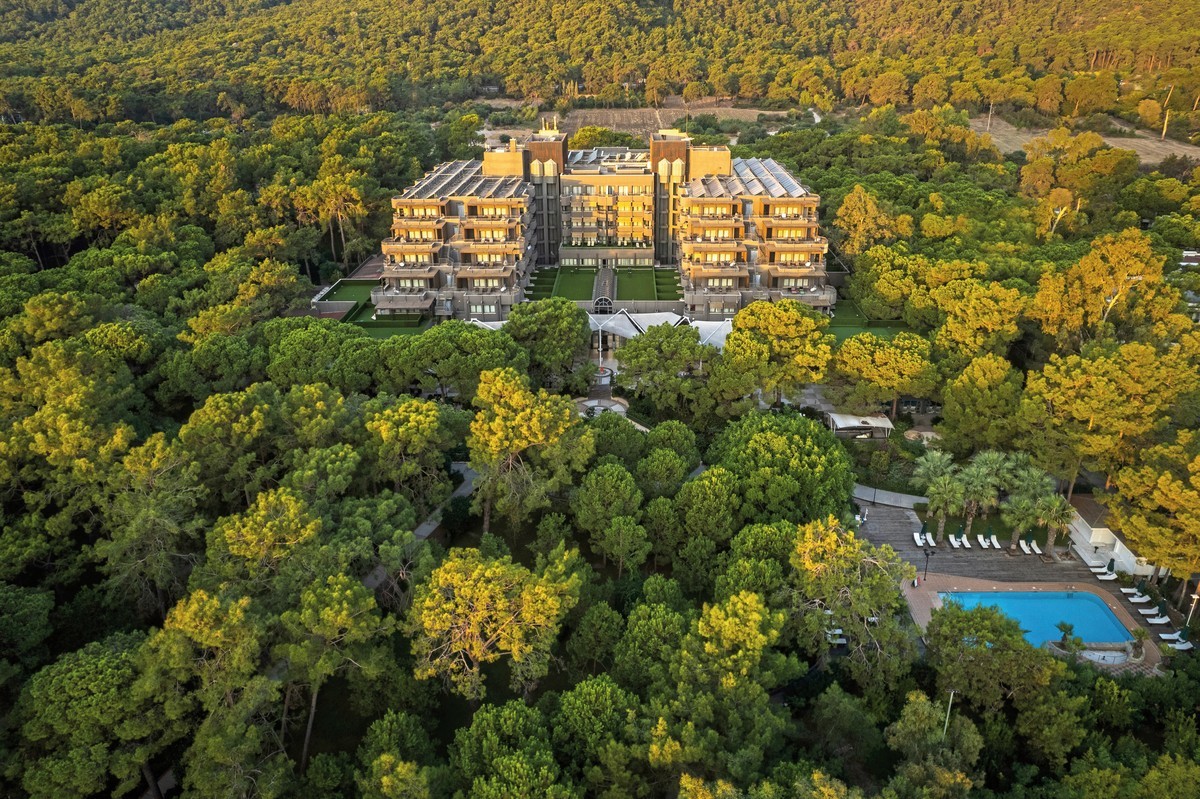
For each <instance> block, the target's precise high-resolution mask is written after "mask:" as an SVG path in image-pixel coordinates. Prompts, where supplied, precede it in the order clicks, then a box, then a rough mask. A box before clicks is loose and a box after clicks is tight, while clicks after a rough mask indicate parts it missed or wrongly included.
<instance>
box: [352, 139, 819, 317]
mask: <svg viewBox="0 0 1200 799" xmlns="http://www.w3.org/2000/svg"><path fill="white" fill-rule="evenodd" d="M819 203H820V198H819V197H817V196H816V195H815V194H813V193H811V192H810V191H808V190H807V189H806V188H804V187H803V186H801V185H800V183H799V182H798V181H797V180H796V179H795V178H794V177H793V176H792V175H791V174H790V173H789V172H788V171H787V170H786V169H784V168H783V167H782V166H781V165H779V164H778V163H776V162H775V161H774V160H772V159H758V158H745V159H743V158H732V157H731V156H730V152H729V148H728V147H701V146H695V145H693V144H692V143H691V140H690V139H689V138H688V136H686V135H685V134H683V133H680V132H679V131H676V130H663V131H659V132H658V133H656V134H654V135H652V136H651V138H650V147H649V149H647V150H636V149H628V148H624V147H598V148H595V149H591V150H569V149H568V147H567V136H566V134H564V133H560V132H559V131H558V130H556V129H554V128H543V129H542V130H541V131H539V132H537V133H534V134H532V135H531V136H530V137H529V138H528V139H527V140H526V141H525V142H523V143H521V144H517V143H515V142H510V143H509V145H508V146H506V147H502V148H499V149H495V150H489V151H487V152H485V153H484V155H483V159H482V160H480V161H451V162H448V163H444V164H441V165H439V166H438V167H437V168H436V169H434V170H433V171H431V172H429V173H428V174H426V175H425V176H424V177H423V178H422V179H421V180H420V181H418V182H417V183H416V184H415V185H413V186H411V187H409V188H408V189H407V190H405V191H404V193H402V194H401V195H399V196H398V197H395V198H393V200H392V208H393V220H392V235H391V237H390V238H388V239H385V240H384V242H383V255H384V261H385V263H384V266H383V271H382V278H381V285H380V287H379V288H378V289H376V290H375V291H374V292H372V297H371V298H372V302H373V304H374V305H375V307H376V313H377V314H384V315H386V314H421V315H431V316H433V317H435V318H451V317H454V318H475V319H479V320H481V321H492V320H502V319H505V318H507V316H508V311H509V309H510V308H511V307H512V305H513V304H514V303H517V302H522V301H524V300H525V299H526V298H527V295H528V293H529V291H528V290H529V287H530V280H531V277H532V276H533V274H534V272H535V270H537V269H539V268H545V269H550V270H553V269H560V270H567V271H572V272H582V273H585V277H586V274H587V273H591V272H594V273H595V277H594V283H593V292H592V297H590V298H586V299H585V298H582V297H575V299H576V301H578V302H579V303H580V305H582V306H584V307H585V308H586V309H587V310H588V311H589V312H591V313H610V312H613V311H615V310H618V309H621V308H626V309H627V310H631V311H674V312H677V313H680V314H683V315H686V316H689V317H691V318H693V319H703V320H714V319H725V318H728V317H730V316H732V315H733V314H734V313H736V312H737V311H738V309H740V308H741V307H743V306H744V305H746V304H748V303H750V302H753V301H755V300H760V299H762V300H776V299H781V298H787V299H795V300H799V301H801V302H805V303H807V304H809V305H812V306H813V307H815V308H818V309H829V308H832V306H833V305H834V303H835V302H836V298H837V294H836V290H835V289H834V288H833V287H832V286H830V285H828V283H827V274H826V268H825V256H826V252H827V250H828V243H827V241H826V240H825V239H824V238H823V237H822V236H821V235H820V233H819V231H818V229H817V207H818V205H819ZM638 269H640V270H651V269H656V270H664V269H665V270H673V271H674V272H675V273H676V274H678V285H679V288H680V291H679V292H678V294H677V295H676V297H675V298H671V299H662V298H659V297H657V296H655V297H648V298H641V299H636V300H629V299H626V300H620V299H618V292H617V291H616V286H617V283H618V282H619V281H620V280H621V276H622V274H626V275H628V274H629V273H628V272H625V271H624V270H638ZM655 274H657V273H655ZM674 280H675V278H674V277H672V281H673V282H674ZM627 294H628V293H627Z"/></svg>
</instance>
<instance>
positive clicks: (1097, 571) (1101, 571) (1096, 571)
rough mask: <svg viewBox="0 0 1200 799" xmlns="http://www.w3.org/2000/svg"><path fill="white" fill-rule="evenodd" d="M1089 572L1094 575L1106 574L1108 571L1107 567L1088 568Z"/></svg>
mask: <svg viewBox="0 0 1200 799" xmlns="http://www.w3.org/2000/svg"><path fill="white" fill-rule="evenodd" d="M1088 571H1090V572H1091V573H1092V574H1104V573H1105V572H1107V571H1108V567H1107V566H1088Z"/></svg>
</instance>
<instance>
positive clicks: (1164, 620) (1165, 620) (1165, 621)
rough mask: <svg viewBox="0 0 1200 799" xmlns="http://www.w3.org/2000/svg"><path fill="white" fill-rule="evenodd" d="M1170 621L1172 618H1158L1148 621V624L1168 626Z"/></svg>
mask: <svg viewBox="0 0 1200 799" xmlns="http://www.w3.org/2000/svg"><path fill="white" fill-rule="evenodd" d="M1170 621H1171V617H1170V616H1157V617H1155V618H1153V619H1146V624H1168V623H1169V622H1170Z"/></svg>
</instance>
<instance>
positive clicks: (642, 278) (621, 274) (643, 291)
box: [617, 269, 657, 300]
mask: <svg viewBox="0 0 1200 799" xmlns="http://www.w3.org/2000/svg"><path fill="white" fill-rule="evenodd" d="M656 297H657V293H656V291H655V280H654V274H653V270H650V269H618V270H617V299H618V300H653V299H655V298H656Z"/></svg>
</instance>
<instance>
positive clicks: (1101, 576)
mask: <svg viewBox="0 0 1200 799" xmlns="http://www.w3.org/2000/svg"><path fill="white" fill-rule="evenodd" d="M1096 579H1097V580H1104V581H1105V582H1107V581H1108V580H1115V579H1117V573H1116V572H1109V573H1108V574H1097V575H1096Z"/></svg>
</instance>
